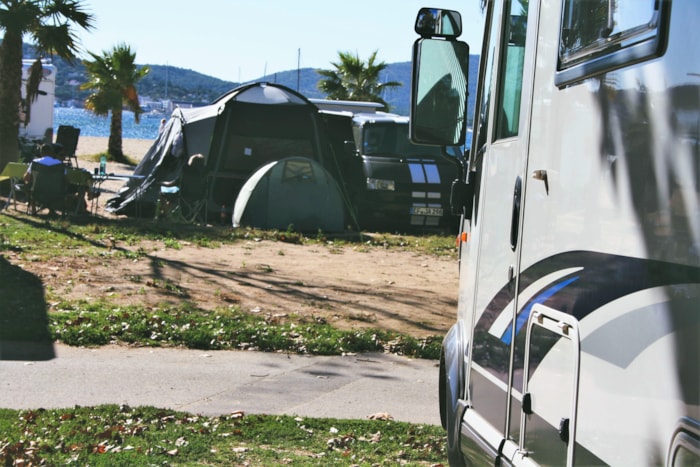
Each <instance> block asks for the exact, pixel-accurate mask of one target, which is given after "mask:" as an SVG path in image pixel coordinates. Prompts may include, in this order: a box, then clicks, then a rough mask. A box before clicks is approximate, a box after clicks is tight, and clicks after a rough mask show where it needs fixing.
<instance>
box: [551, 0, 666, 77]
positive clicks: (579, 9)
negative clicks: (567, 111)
mask: <svg viewBox="0 0 700 467" xmlns="http://www.w3.org/2000/svg"><path fill="white" fill-rule="evenodd" d="M667 3H668V2H667V1H666V0H562V7H563V8H562V20H561V29H560V37H559V64H558V70H559V71H560V72H561V71H566V70H569V71H567V72H565V73H558V74H557V79H556V83H557V85H562V84H566V83H569V82H572V81H575V80H581V79H583V78H586V77H590V76H592V75H594V74H596V73H600V72H604V71H609V70H612V69H615V68H620V67H622V66H624V65H628V64H632V63H636V62H638V61H641V60H643V59H646V58H650V57H653V56H658V54H659V53H660V48H661V45H662V44H663V42H662V41H660V40H659V31H660V27H661V25H662V19H663V16H665V15H664V14H663V12H664V11H665V10H666V9H667Z"/></svg>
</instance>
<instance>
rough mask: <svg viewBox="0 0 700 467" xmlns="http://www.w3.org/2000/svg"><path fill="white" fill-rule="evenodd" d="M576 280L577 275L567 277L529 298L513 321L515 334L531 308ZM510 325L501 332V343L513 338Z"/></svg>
mask: <svg viewBox="0 0 700 467" xmlns="http://www.w3.org/2000/svg"><path fill="white" fill-rule="evenodd" d="M576 280H578V277H572V278H571V279H567V280H565V281H563V282H560V283H559V284H556V285H554V286H553V287H550V288H549V289H546V290H545V291H544V292H542V293H541V294H539V295H537V296H536V297H535V298H533V299H532V300H530V301H529V302H528V304H527V305H526V306H525V308H523V310H522V311H521V312H520V313H518V317H517V319H516V321H515V334H516V335H517V334H518V333H519V332H520V330H521V329H522V327H523V326H524V325H525V323H527V320H528V318H530V312H531V311H532V308H533V307H534V306H535V305H536V304H538V303H545V302H547V300H549V299H550V298H551V297H553V296H554V294H556V293H557V292H559V291H560V290H561V289H563V288H564V287H566V286H567V285H569V284H571V283H572V282H574V281H576ZM512 330H513V328H512V326H509V327H508V328H507V329H506V331H505V332H504V333H503V335H502V336H501V340H502V341H503V343H505V344H508V345H510V342H511V340H512V338H513V335H512Z"/></svg>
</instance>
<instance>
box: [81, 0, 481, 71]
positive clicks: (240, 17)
mask: <svg viewBox="0 0 700 467" xmlns="http://www.w3.org/2000/svg"><path fill="white" fill-rule="evenodd" d="M479 4H480V0H442V1H440V0H438V1H431V2H428V3H425V0H420V1H415V0H347V1H338V0H297V1H294V2H292V1H284V0H252V1H251V0H248V1H241V0H195V1H192V0H188V1H184V0H118V1H115V0H86V1H84V2H83V5H84V7H85V9H86V10H87V11H88V12H90V13H91V14H93V15H94V17H95V28H94V29H93V30H92V31H91V32H89V33H88V32H82V31H80V32H79V33H78V36H79V39H80V44H81V46H82V48H83V49H84V50H89V51H91V52H96V53H100V52H102V51H104V50H110V49H111V48H112V47H113V46H114V45H116V44H119V43H126V44H128V45H129V46H131V48H132V50H133V51H135V52H136V62H137V63H139V64H145V63H148V64H154V65H172V66H176V67H180V68H189V69H192V70H195V71H198V72H200V73H204V74H207V75H211V76H215V77H217V78H221V79H224V80H227V81H237V82H245V81H249V80H253V79H256V78H260V77H262V76H264V75H265V74H267V75H270V74H272V73H275V72H278V71H286V70H293V69H296V67H297V63H299V65H300V66H301V67H302V68H306V67H312V68H331V67H332V66H331V64H330V63H331V62H332V61H335V60H336V59H337V57H338V51H345V52H354V53H358V54H359V56H360V58H363V59H366V58H367V57H368V56H369V55H370V54H371V53H372V52H373V51H374V50H378V58H379V60H381V61H384V62H387V63H394V62H403V61H409V60H410V59H411V46H412V44H413V41H414V40H415V39H416V37H417V36H416V35H415V33H414V32H413V21H414V19H415V15H416V13H417V11H418V9H419V8H420V7H422V6H431V7H442V8H450V9H455V10H458V11H459V12H460V13H461V14H462V19H463V22H464V30H465V32H464V33H463V34H462V37H461V39H462V40H466V41H467V42H468V43H469V45H470V47H471V50H472V53H479V50H480V48H481V34H482V28H483V15H482V13H481V10H480V7H479ZM83 58H85V57H83Z"/></svg>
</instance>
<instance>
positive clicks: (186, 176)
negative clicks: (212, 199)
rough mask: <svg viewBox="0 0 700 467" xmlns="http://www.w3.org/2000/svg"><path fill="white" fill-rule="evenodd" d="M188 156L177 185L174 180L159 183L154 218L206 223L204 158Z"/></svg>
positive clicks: (206, 204) (206, 205)
mask: <svg viewBox="0 0 700 467" xmlns="http://www.w3.org/2000/svg"><path fill="white" fill-rule="evenodd" d="M195 159H196V156H193V157H191V158H190V161H189V163H188V165H187V166H185V167H184V169H183V171H182V176H181V177H180V179H179V186H175V183H174V182H163V183H161V190H160V196H159V197H158V205H157V207H156V219H160V218H164V217H168V218H171V219H173V220H179V221H181V222H187V223H194V222H200V223H204V224H206V223H207V208H208V203H207V198H208V193H207V173H206V167H205V166H204V162H203V161H204V159H203V157H202V159H201V160H199V159H198V161H199V164H197V163H193V162H196V161H195Z"/></svg>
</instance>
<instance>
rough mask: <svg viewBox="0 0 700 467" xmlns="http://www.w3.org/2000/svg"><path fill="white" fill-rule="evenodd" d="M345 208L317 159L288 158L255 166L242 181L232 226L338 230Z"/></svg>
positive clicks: (336, 187)
mask: <svg viewBox="0 0 700 467" xmlns="http://www.w3.org/2000/svg"><path fill="white" fill-rule="evenodd" d="M344 216H345V210H344V209H343V198H342V196H341V192H340V188H339V187H338V184H337V183H336V181H335V180H334V179H333V177H332V176H331V175H330V174H329V173H328V172H327V171H326V170H325V169H324V168H323V167H322V166H321V164H319V163H318V162H316V161H314V160H311V159H308V158H305V157H288V158H285V159H281V160H279V161H273V162H270V163H268V164H266V165H264V166H263V167H261V168H260V169H258V170H257V171H256V172H255V173H253V175H251V176H250V177H249V178H248V180H246V182H245V183H244V184H243V187H242V188H241V190H240V191H239V193H238V197H237V198H236V203H235V204H234V207H233V219H232V220H233V225H234V227H238V226H241V225H245V226H249V227H256V228H260V229H287V228H289V227H293V229H294V230H295V231H297V232H314V231H318V230H321V231H323V232H341V231H343V229H344V225H345V218H344Z"/></svg>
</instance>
